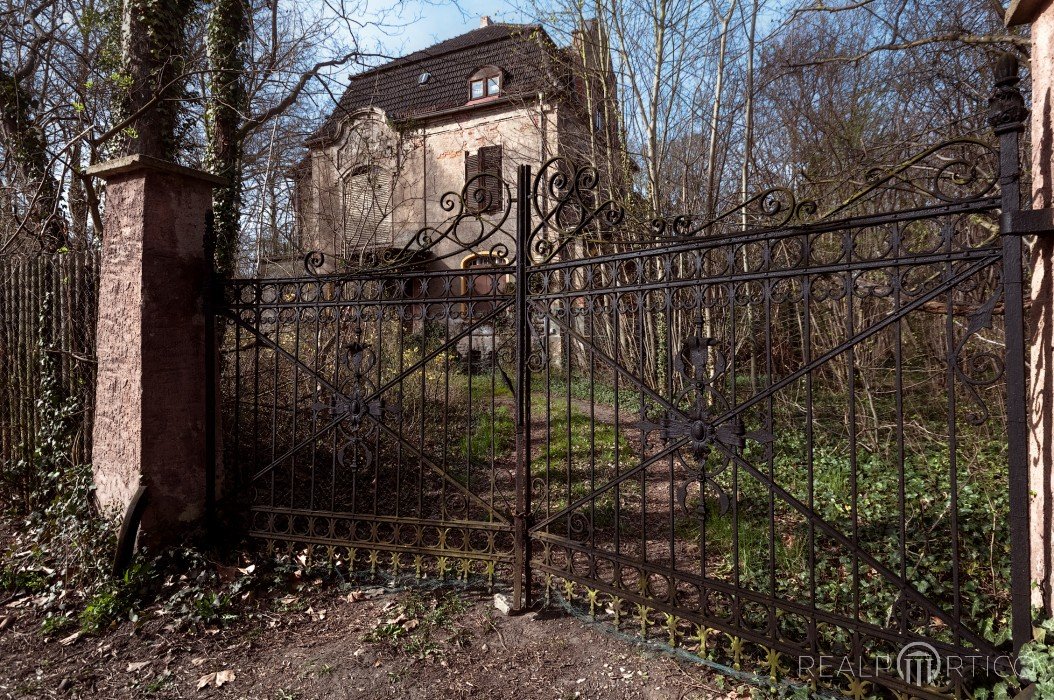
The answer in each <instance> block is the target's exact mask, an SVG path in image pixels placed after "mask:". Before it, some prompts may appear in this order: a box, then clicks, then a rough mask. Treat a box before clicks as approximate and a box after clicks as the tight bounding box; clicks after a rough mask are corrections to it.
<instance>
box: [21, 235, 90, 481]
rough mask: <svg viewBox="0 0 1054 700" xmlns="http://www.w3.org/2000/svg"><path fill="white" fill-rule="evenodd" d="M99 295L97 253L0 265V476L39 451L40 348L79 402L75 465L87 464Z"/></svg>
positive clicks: (30, 258) (64, 387)
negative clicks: (55, 364)
mask: <svg viewBox="0 0 1054 700" xmlns="http://www.w3.org/2000/svg"><path fill="white" fill-rule="evenodd" d="M98 287H99V256H98V253H96V252H95V251H77V252H71V253H60V254H55V255H35V256H17V257H11V258H6V259H3V260H0V376H2V377H3V378H2V379H0V468H2V469H4V470H5V471H7V470H8V469H11V468H12V467H13V466H14V465H15V464H17V463H18V462H19V461H20V460H23V459H28V458H29V457H30V456H31V455H32V454H33V450H34V449H35V448H36V444H35V440H36V435H37V432H38V429H39V425H38V415H37V411H36V407H35V403H36V400H37V398H38V393H39V387H40V360H41V356H40V352H41V348H46V349H47V350H48V351H49V352H51V353H53V355H54V356H55V359H56V360H57V362H58V368H59V370H60V378H61V387H62V390H63V392H64V394H65V395H66V396H69V397H71V398H73V399H74V400H75V402H76V406H77V410H76V414H75V416H74V420H75V429H76V434H75V436H74V443H73V444H74V450H73V454H72V458H73V459H74V460H77V461H87V460H88V459H90V456H91V431H92V417H93V412H94V403H95V320H96V316H97V312H98ZM49 300H50V301H49ZM49 304H50V309H48V305H49ZM46 311H50V313H46Z"/></svg>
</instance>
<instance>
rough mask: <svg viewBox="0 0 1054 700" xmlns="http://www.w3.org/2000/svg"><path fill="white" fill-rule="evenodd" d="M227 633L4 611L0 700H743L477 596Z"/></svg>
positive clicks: (623, 646) (637, 654) (389, 596)
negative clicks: (84, 628)
mask: <svg viewBox="0 0 1054 700" xmlns="http://www.w3.org/2000/svg"><path fill="white" fill-rule="evenodd" d="M263 602H264V604H263V605H260V606H259V607H258V609H260V610H264V611H266V612H264V613H262V614H259V615H255V616H253V617H252V618H249V619H239V620H236V621H234V622H232V623H230V624H229V625H227V626H225V627H222V628H204V629H201V628H199V629H196V630H192V631H176V630H174V629H173V626H172V625H171V623H170V622H169V621H167V620H166V619H165V618H164V616H160V615H156V614H154V615H151V614H150V613H149V612H147V613H145V614H144V615H143V617H142V618H141V619H140V620H139V622H138V623H137V624H135V625H133V624H132V623H131V622H127V621H126V622H124V623H122V624H120V625H117V626H114V627H111V628H110V629H109V630H107V631H106V632H105V633H104V634H102V635H97V636H80V635H78V634H76V633H74V634H68V635H67V634H65V633H59V634H58V635H54V636H50V637H49V636H45V635H44V634H42V632H41V627H40V624H41V621H40V618H39V616H38V615H37V614H36V613H34V612H32V611H31V610H30V609H29V608H28V606H25V605H24V602H20V601H18V600H14V601H8V602H7V603H6V604H5V606H4V607H3V608H0V698H52V697H54V698H107V699H109V698H113V699H114V700H118V699H124V698H144V697H153V698H202V699H204V698H247V699H248V698H252V699H257V698H259V699H266V700H292V699H296V700H315V699H318V700H322V699H327V700H328V699H331V698H341V699H343V698H356V699H358V698H363V699H365V698H371V699H372V698H421V699H424V698H443V699H446V698H516V699H524V700H527V699H533V698H539V699H542V698H544V699H545V700H562V699H564V698H568V699H570V698H582V699H585V698H604V699H621V698H626V699H630V698H642V699H643V698H647V699H656V700H658V699H666V698H672V699H676V700H682V699H685V700H687V699H689V698H718V697H735V696H748V695H749V690H748V689H747V688H746V687H743V686H741V685H739V684H737V683H736V682H734V681H731V680H729V679H725V678H724V677H722V676H720V675H718V674H717V673H715V672H713V671H711V670H710V669H708V668H707V667H705V666H702V665H699V664H693V663H689V662H684V661H680V660H677V659H675V658H674V657H672V656H670V655H668V654H665V653H663V652H662V651H659V650H654V649H647V648H644V647H642V646H638V645H635V644H633V643H630V642H628V641H625V640H624V639H621V638H619V637H617V636H615V635H614V634H613V633H612V632H611V630H610V629H608V628H605V627H603V626H599V625H595V624H592V623H591V622H589V621H588V620H583V619H579V618H578V617H575V616H571V615H569V614H567V613H565V612H564V611H563V610H562V609H551V608H550V609H547V610H543V611H539V612H534V613H528V614H526V615H521V616H511V617H506V616H503V615H501V614H500V613H499V612H498V611H497V610H496V609H495V607H494V601H493V598H492V597H491V596H489V595H487V594H485V593H483V592H481V591H472V590H454V589H450V590H438V589H437V590H433V591H429V592H422V593H410V592H407V591H393V590H388V589H384V588H376V587H374V588H370V587H365V588H355V589H349V588H345V589H338V588H337V587H336V586H324V587H321V589H320V590H314V591H312V592H310V593H306V594H305V593H301V594H299V595H296V596H293V595H286V596H284V597H281V598H278V597H276V598H275V599H274V600H271V601H263Z"/></svg>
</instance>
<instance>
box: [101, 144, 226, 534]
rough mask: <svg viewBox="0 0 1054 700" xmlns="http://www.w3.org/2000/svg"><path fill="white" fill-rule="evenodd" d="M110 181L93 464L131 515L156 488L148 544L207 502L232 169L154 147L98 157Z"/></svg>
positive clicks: (201, 511) (199, 514)
mask: <svg viewBox="0 0 1054 700" xmlns="http://www.w3.org/2000/svg"><path fill="white" fill-rule="evenodd" d="M89 172H90V173H91V174H92V175H97V176H99V177H102V178H104V179H105V180H106V211H105V222H104V230H103V246H102V265H101V271H100V284H99V323H98V335H97V343H98V349H97V354H98V361H99V366H98V378H97V380H96V398H95V432H94V436H93V443H94V446H93V451H92V464H93V467H94V473H95V483H96V487H97V497H98V500H99V503H100V505H102V506H103V507H104V508H108V509H113V510H117V511H118V512H120V513H123V512H124V511H125V509H126V508H127V506H128V504H129V503H130V501H131V500H132V498H133V496H134V494H135V493H136V491H137V490H138V488H139V487H140V485H143V486H145V487H146V491H145V495H146V510H145V512H144V513H143V519H142V527H141V532H140V541H141V542H146V543H149V544H151V545H161V544H165V543H167V542H171V541H174V540H175V539H177V538H179V537H180V536H182V535H184V534H186V533H188V532H189V531H192V530H194V529H195V528H197V527H198V526H200V525H201V524H202V521H203V518H204V516H205V503H206V501H205V499H206V474H207V471H206V467H205V465H206V454H205V411H206V405H205V371H206V363H205V316H204V313H203V308H202V301H203V290H204V285H205V271H206V264H205V253H204V245H203V241H204V236H205V226H206V217H207V215H208V212H209V211H210V210H211V208H212V188H213V186H215V185H218V184H222V183H223V182H224V181H223V179H222V178H217V177H215V176H213V175H209V174H207V173H203V172H199V171H197V170H191V169H189V168H184V167H181V166H178V165H175V164H174V163H169V162H166V161H162V160H158V159H155V158H150V157H148V156H139V155H134V156H129V157H126V158H121V159H118V160H115V161H111V162H108V163H102V164H99V165H96V166H93V167H92V168H91V169H90V170H89Z"/></svg>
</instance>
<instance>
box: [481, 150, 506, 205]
mask: <svg viewBox="0 0 1054 700" xmlns="http://www.w3.org/2000/svg"><path fill="white" fill-rule="evenodd" d="M479 171H480V172H481V173H486V174H487V175H489V176H490V177H485V178H482V180H483V182H482V183H481V184H482V185H483V187H485V188H486V191H487V195H488V196H487V197H485V198H484V201H486V202H487V208H486V211H501V207H502V195H503V193H504V189H505V188H504V187H502V180H501V146H484V147H482V148H480V149H479Z"/></svg>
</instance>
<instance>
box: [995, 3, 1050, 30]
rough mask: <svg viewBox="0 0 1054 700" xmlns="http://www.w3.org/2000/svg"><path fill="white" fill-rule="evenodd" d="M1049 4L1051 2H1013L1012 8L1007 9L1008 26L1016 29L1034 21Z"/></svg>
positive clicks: (1006, 19) (1006, 20)
mask: <svg viewBox="0 0 1054 700" xmlns="http://www.w3.org/2000/svg"><path fill="white" fill-rule="evenodd" d="M1048 3H1049V0H1011V1H1010V7H1008V8H1006V18H1005V20H1004V21H1005V22H1006V26H1008V27H1014V26H1017V25H1020V24H1028V23H1030V22H1032V21H1034V20H1035V19H1036V17H1037V16H1038V15H1039V12H1040V10H1042V9H1043V8H1044V6H1046V5H1047V4H1048Z"/></svg>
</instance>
